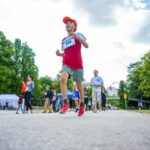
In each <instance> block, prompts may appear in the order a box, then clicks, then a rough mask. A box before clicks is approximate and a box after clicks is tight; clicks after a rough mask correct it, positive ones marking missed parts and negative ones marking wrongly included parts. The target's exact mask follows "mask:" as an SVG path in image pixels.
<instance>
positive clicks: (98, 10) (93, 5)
mask: <svg viewBox="0 0 150 150" xmlns="http://www.w3.org/2000/svg"><path fill="white" fill-rule="evenodd" d="M147 1H149V0H147ZM147 1H146V0H111V1H110V0H74V4H75V7H76V9H77V10H80V11H82V12H86V13H87V14H88V16H89V21H90V23H91V24H93V25H97V26H102V27H105V26H113V25H116V24H117V23H118V22H119V20H117V9H119V8H129V9H134V10H135V11H138V10H140V9H146V7H147V3H148V2H147Z"/></svg>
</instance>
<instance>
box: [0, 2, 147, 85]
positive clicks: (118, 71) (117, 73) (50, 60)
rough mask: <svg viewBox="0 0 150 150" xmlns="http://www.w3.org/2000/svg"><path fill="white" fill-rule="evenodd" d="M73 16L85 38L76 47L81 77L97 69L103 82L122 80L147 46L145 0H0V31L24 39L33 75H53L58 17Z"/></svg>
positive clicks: (61, 31)
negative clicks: (32, 57) (35, 72)
mask: <svg viewBox="0 0 150 150" xmlns="http://www.w3.org/2000/svg"><path fill="white" fill-rule="evenodd" d="M65 16H70V17H71V18H74V19H76V20H77V23H78V29H77V31H78V32H80V33H82V34H84V35H85V36H86V38H87V42H88V44H89V48H88V49H85V48H83V47H82V56H83V62H84V78H85V79H86V81H87V82H89V81H90V79H91V78H92V77H93V70H94V69H97V70H98V71H99V76H101V77H102V78H103V79H104V83H105V86H106V87H107V86H110V85H112V84H113V83H115V85H114V86H116V87H117V86H118V83H119V81H120V80H126V79H127V74H128V72H127V70H128V69H127V67H128V66H129V64H130V63H134V62H136V61H139V60H140V58H141V57H142V56H143V55H144V54H145V53H146V52H148V50H149V49H150V0H13V1H12V0H0V31H2V32H4V34H5V35H6V37H7V38H8V39H9V40H11V41H14V40H15V38H19V39H21V41H22V42H27V43H28V45H29V46H30V47H31V48H32V49H33V51H34V52H35V54H36V56H35V62H36V65H37V66H38V67H39V76H45V75H48V76H51V77H52V78H54V77H55V76H56V74H57V73H58V72H59V71H60V70H61V66H62V65H61V64H62V58H61V57H57V56H56V55H55V51H56V50H57V49H59V50H60V49H61V40H62V39H63V38H64V37H65V36H66V35H67V33H66V31H65V25H64V24H63V22H62V19H63V17H65Z"/></svg>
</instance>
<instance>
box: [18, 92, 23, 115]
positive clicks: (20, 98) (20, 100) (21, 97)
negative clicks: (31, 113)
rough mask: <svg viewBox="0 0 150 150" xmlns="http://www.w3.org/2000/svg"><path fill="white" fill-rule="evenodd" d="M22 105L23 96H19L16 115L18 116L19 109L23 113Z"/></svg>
mask: <svg viewBox="0 0 150 150" xmlns="http://www.w3.org/2000/svg"><path fill="white" fill-rule="evenodd" d="M22 103H23V96H22V95H19V100H18V108H17V112H16V114H18V111H19V109H21V111H22V113H23V109H22Z"/></svg>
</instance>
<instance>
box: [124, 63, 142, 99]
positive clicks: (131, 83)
mask: <svg viewBox="0 0 150 150" xmlns="http://www.w3.org/2000/svg"><path fill="white" fill-rule="evenodd" d="M141 64H142V62H141V61H139V62H135V63H132V64H130V65H129V67H128V73H129V74H128V79H127V84H128V91H129V97H131V98H141V97H142V95H143V92H142V91H141V90H139V85H140V83H141V79H140V71H139V69H138V68H139V67H140V66H141Z"/></svg>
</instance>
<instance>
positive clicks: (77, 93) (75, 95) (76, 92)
mask: <svg viewBox="0 0 150 150" xmlns="http://www.w3.org/2000/svg"><path fill="white" fill-rule="evenodd" d="M73 98H78V99H80V95H79V91H74V93H73Z"/></svg>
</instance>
